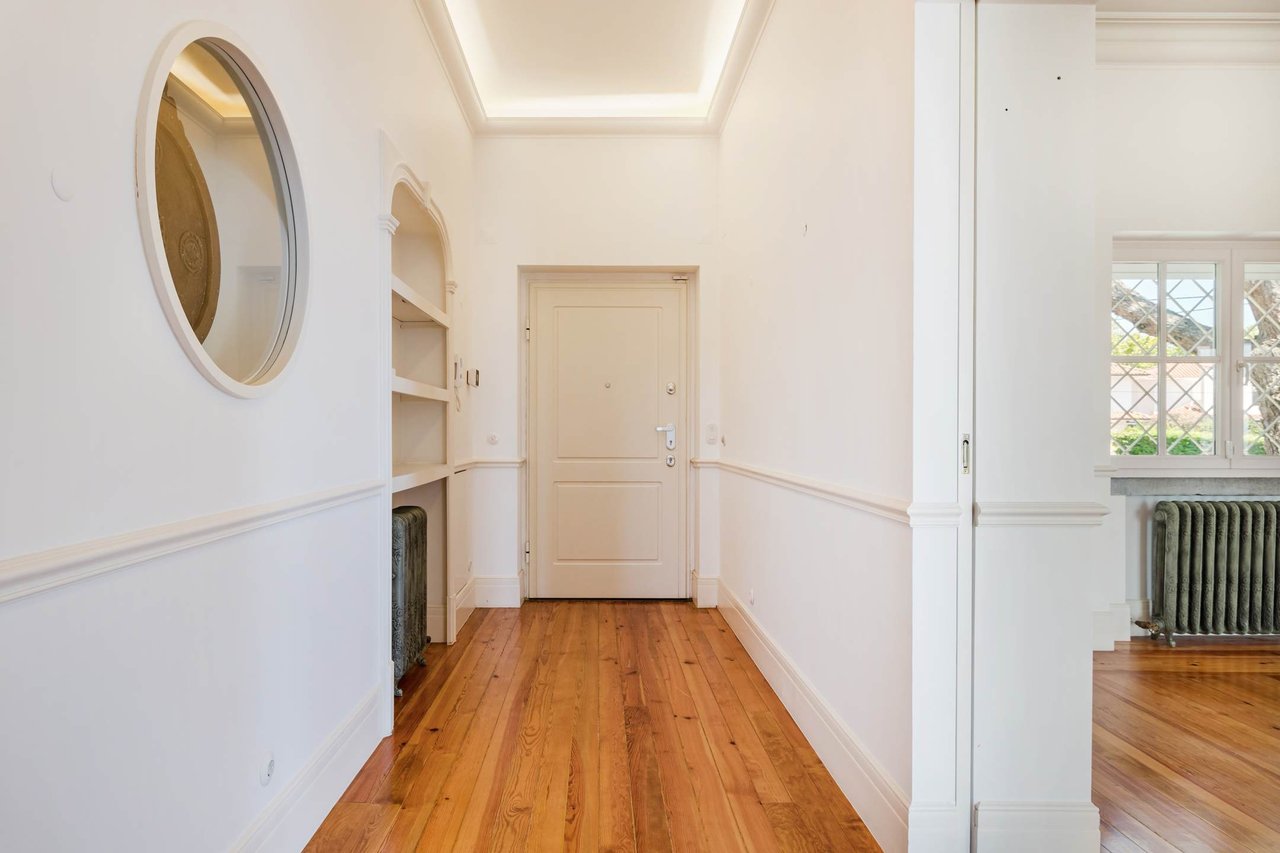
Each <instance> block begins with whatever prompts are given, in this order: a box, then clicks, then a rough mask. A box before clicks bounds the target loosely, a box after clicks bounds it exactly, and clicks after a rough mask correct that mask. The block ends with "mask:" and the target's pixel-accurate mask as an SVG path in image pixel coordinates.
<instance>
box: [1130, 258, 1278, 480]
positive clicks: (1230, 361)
mask: <svg viewBox="0 0 1280 853" xmlns="http://www.w3.org/2000/svg"><path fill="white" fill-rule="evenodd" d="M1252 262H1263V263H1280V241H1261V240H1249V241H1210V240H1178V241H1173V240H1161V241H1130V240H1123V241H1121V240H1117V241H1116V243H1115V245H1114V248H1113V251H1112V259H1111V263H1110V264H1108V266H1107V276H1108V285H1107V299H1106V311H1107V329H1108V330H1110V328H1111V297H1110V294H1111V285H1110V282H1111V280H1112V277H1113V272H1114V268H1115V264H1119V263H1154V264H1158V265H1159V270H1160V276H1159V278H1160V279H1161V287H1160V290H1159V292H1158V299H1159V317H1158V321H1159V331H1160V334H1159V338H1160V340H1161V341H1162V342H1163V341H1164V340H1165V328H1164V326H1165V310H1164V306H1165V298H1166V294H1165V288H1164V284H1163V279H1164V270H1165V267H1166V265H1168V264H1179V263H1188V264H1194V263H1200V264H1205V263H1212V264H1215V265H1216V266H1217V293H1216V297H1215V299H1216V305H1215V316H1216V321H1215V322H1216V323H1217V330H1216V348H1215V357H1214V362H1213V363H1214V367H1215V369H1214V403H1213V405H1214V453H1213V454H1212V455H1203V456H1171V455H1163V454H1164V450H1165V416H1164V414H1165V405H1166V400H1165V395H1166V393H1167V388H1166V385H1167V384H1168V383H1167V382H1166V380H1165V378H1164V369H1163V366H1164V365H1165V364H1171V363H1177V362H1179V361H1186V362H1201V363H1203V362H1204V361H1205V359H1203V358H1194V357H1179V356H1165V355H1163V354H1162V353H1157V355H1156V356H1153V357H1152V358H1151V361H1153V362H1156V363H1158V364H1159V365H1160V369H1159V372H1158V374H1157V388H1156V393H1157V402H1156V411H1157V418H1158V420H1157V423H1158V424H1159V426H1158V428H1157V444H1158V446H1159V448H1160V451H1161V454H1162V455H1156V456H1115V455H1109V456H1108V458H1109V460H1110V465H1109V466H1108V467H1109V468H1110V469H1111V472H1112V474H1111V475H1112V476H1125V475H1135V476H1144V477H1150V476H1161V475H1164V476H1174V477H1177V476H1187V474H1188V473H1189V472H1196V473H1197V474H1200V475H1213V474H1214V473H1219V474H1222V473H1229V474H1232V475H1242V476H1268V477H1274V476H1277V474H1278V473H1280V456H1249V455H1248V454H1247V453H1245V447H1244V423H1245V415H1244V405H1243V403H1244V396H1243V388H1244V375H1243V369H1244V364H1245V362H1246V359H1245V357H1244V328H1243V322H1242V321H1243V306H1244V267H1245V264H1247V263H1252ZM1107 341H1108V350H1107V363H1108V377H1109V376H1110V364H1111V363H1112V362H1113V361H1116V358H1115V357H1114V356H1112V355H1111V352H1110V341H1111V335H1110V332H1109V331H1108V334H1107ZM1121 360H1123V359H1121ZM1248 361H1258V362H1261V361H1271V362H1280V358H1267V359H1253V358H1251V359H1248ZM1110 387H1111V383H1110V379H1109V378H1108V383H1107V388H1108V395H1109V394H1110ZM1108 400H1109V397H1108ZM1108 410H1110V402H1108ZM1108 424H1110V416H1109V415H1108ZM1110 444H1111V434H1110V428H1109V427H1108V432H1107V445H1108V448H1110Z"/></svg>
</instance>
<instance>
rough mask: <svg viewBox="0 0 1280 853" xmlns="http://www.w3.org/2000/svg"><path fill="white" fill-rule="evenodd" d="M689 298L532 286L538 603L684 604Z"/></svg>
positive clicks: (675, 291)
mask: <svg viewBox="0 0 1280 853" xmlns="http://www.w3.org/2000/svg"><path fill="white" fill-rule="evenodd" d="M684 305H685V299H684V291H683V288H682V286H681V284H680V283H679V282H674V281H673V282H669V283H656V282H645V283H643V284H628V285H617V286H577V285H573V284H569V285H560V284H550V283H548V284H540V283H535V284H534V285H533V286H532V287H531V288H530V312H529V314H530V335H531V337H530V341H531V342H530V346H529V378H530V402H531V409H532V410H531V412H530V418H529V429H530V433H531V435H530V436H529V450H530V459H529V462H530V483H531V489H532V495H531V496H532V499H533V501H532V504H533V505H532V506H531V507H530V516H531V525H530V527H531V530H532V531H533V537H532V542H531V543H530V544H531V547H532V550H533V559H532V562H533V578H532V579H531V581H532V582H531V594H532V595H533V596H536V597H540V598H683V597H687V595H688V591H687V589H686V583H685V560H684V554H685V549H684V524H683V514H684V504H685V494H684V484H685V469H686V461H687V458H688V456H687V450H686V448H687V447H689V440H690V438H691V436H687V435H685V434H684V432H685V429H684V425H685V421H686V418H685V405H686V403H685V388H684V379H685V352H684V350H685V347H684V340H685V316H684Z"/></svg>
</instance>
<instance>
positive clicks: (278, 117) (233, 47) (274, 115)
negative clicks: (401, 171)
mask: <svg viewBox="0 0 1280 853" xmlns="http://www.w3.org/2000/svg"><path fill="white" fill-rule="evenodd" d="M198 40H203V41H205V42H206V43H207V44H210V45H213V46H214V47H216V48H218V49H219V50H221V51H222V52H223V53H225V54H226V56H227V57H228V58H229V59H230V60H231V62H232V63H234V65H235V66H236V67H237V68H238V69H239V71H240V73H241V74H243V75H244V78H245V80H246V81H247V82H248V84H249V85H248V88H249V89H251V90H252V93H251V94H250V98H251V100H254V101H256V106H258V107H260V108H261V113H260V114H259V115H258V118H257V119H256V120H255V126H257V123H258V122H259V121H260V122H261V123H262V126H263V127H264V128H265V138H264V141H263V142H264V146H265V150H266V154H267V157H268V159H272V160H274V161H275V164H276V167H277V172H278V178H279V180H278V182H277V187H276V190H277V202H278V203H279V204H280V206H281V208H282V210H281V214H282V220H283V222H284V224H285V229H284V232H285V241H286V245H285V246H284V247H283V248H284V250H285V254H286V255H287V256H288V259H289V262H288V263H287V264H286V267H287V270H288V274H289V279H290V280H289V283H288V287H287V289H286V291H285V292H286V294H287V303H288V310H287V315H288V316H287V320H286V327H285V328H284V329H283V337H282V338H281V339H279V341H278V347H277V350H276V354H275V357H274V358H273V359H272V361H271V363H270V364H268V365H266V366H265V368H264V369H263V370H262V371H261V372H260V373H259V374H258V375H257V376H253V377H249V378H247V379H246V380H244V381H242V380H240V379H237V378H235V377H232V376H231V375H229V374H228V373H227V372H226V371H224V370H223V369H222V367H221V366H220V365H219V364H218V363H217V362H215V361H214V360H213V357H212V356H211V355H209V353H208V352H207V351H206V350H205V348H204V343H203V342H202V341H201V340H200V339H199V338H198V337H196V333H195V330H194V329H192V328H191V323H190V322H189V321H188V320H187V315H186V311H185V309H184V308H183V306H182V301H181V300H180V299H179V298H178V291H177V289H176V287H175V286H174V283H173V275H172V274H171V273H170V271H169V264H168V263H167V262H166V260H165V250H164V236H163V234H161V231H160V213H159V210H158V209H157V207H156V186H155V184H156V177H155V176H156V162H155V161H156V122H157V121H158V119H159V115H160V100H161V97H160V96H161V93H162V92H163V91H164V86H165V84H166V82H167V81H168V79H169V69H171V68H172V67H173V63H174V60H176V59H177V58H178V54H180V53H181V52H182V51H183V50H185V49H186V48H187V46H188V45H190V44H191V43H193V42H195V41H198ZM134 143H135V148H134V196H135V202H136V206H137V212H138V228H139V230H140V231H141V234H142V248H143V254H144V255H145V256H146V259H147V268H148V270H149V271H150V273H151V282H152V285H153V286H154V287H155V291H156V297H157V298H158V300H159V302H160V307H161V309H162V310H163V312H164V315H165V319H166V320H168V322H169V328H170V329H171V330H172V331H173V334H174V337H176V338H177V339H178V344H179V345H180V346H181V348H182V350H183V352H185V353H186V354H187V357H188V358H189V359H190V360H191V363H192V365H193V366H194V367H195V368H196V370H197V372H199V373H200V375H201V376H203V377H204V378H205V379H207V380H208V381H209V383H210V384H211V385H213V386H214V387H215V388H218V389H219V390H221V391H224V392H226V393H227V394H230V395H231V396H233V397H243V398H252V397H261V396H262V395H263V394H266V393H268V392H269V391H271V390H272V389H273V388H274V387H275V386H276V384H277V381H278V380H279V379H280V377H281V376H283V375H284V373H285V371H286V370H287V369H288V367H289V364H290V363H291V362H292V361H293V358H292V356H293V353H294V351H295V350H297V348H298V344H299V341H300V340H301V336H302V331H303V329H304V327H305V323H304V320H305V318H306V306H307V290H308V288H309V270H310V267H311V260H310V259H311V254H310V236H309V234H310V232H309V229H308V226H307V221H308V220H307V206H306V202H305V198H304V195H305V194H304V189H303V185H304V184H305V183H306V182H305V181H304V180H303V177H302V173H301V170H300V167H299V164H298V158H297V156H296V155H295V152H294V150H293V142H292V140H291V138H290V136H289V130H288V122H287V121H286V120H285V117H284V112H283V110H281V108H280V104H279V103H278V102H277V101H276V99H275V96H274V95H273V94H272V92H271V87H270V86H269V85H268V84H267V81H266V79H265V78H264V77H263V75H262V72H261V71H260V70H259V64H258V62H257V61H256V58H255V56H254V55H253V54H252V53H251V52H250V51H249V50H248V49H247V48H245V47H244V42H243V40H242V39H241V38H240V37H239V36H237V35H236V34H235V33H234V32H232V31H231V30H229V29H227V28H226V27H224V26H222V25H221V24H215V23H211V22H209V21H190V22H188V23H185V24H182V25H181V26H179V27H177V28H176V29H174V30H173V31H172V32H170V33H169V35H168V36H167V37H166V38H165V40H164V42H163V43H162V44H161V45H160V48H159V50H157V51H156V54H155V56H154V57H153V58H152V60H151V67H150V68H149V69H148V71H147V76H146V78H145V81H144V84H143V87H142V101H141V104H140V105H139V107H138V118H137V124H136V126H135V131H134Z"/></svg>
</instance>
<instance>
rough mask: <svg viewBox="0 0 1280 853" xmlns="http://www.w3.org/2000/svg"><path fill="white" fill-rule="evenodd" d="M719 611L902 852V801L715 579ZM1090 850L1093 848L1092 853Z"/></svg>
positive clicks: (849, 790)
mask: <svg viewBox="0 0 1280 853" xmlns="http://www.w3.org/2000/svg"><path fill="white" fill-rule="evenodd" d="M719 600H720V605H719V607H720V612H721V613H722V614H723V615H724V617H725V621H727V622H728V623H729V626H730V627H731V628H733V632H734V633H735V634H737V635H738V639H739V640H740V641H741V642H742V645H743V646H744V647H745V648H746V650H747V653H748V654H750V655H751V659H752V660H753V661H755V663H756V666H758V667H760V671H761V672H762V673H763V674H764V677H765V678H766V679H767V680H768V682H769V684H770V685H771V686H772V687H773V689H774V692H776V693H777V694H778V698H779V699H781V700H782V704H783V705H785V706H786V708H787V710H788V711H790V712H791V716H792V717H793V718H794V719H795V721H796V724H797V725H798V726H799V727H800V730H801V731H802V732H804V736H805V737H806V738H808V739H809V743H810V744H811V745H812V746H813V749H814V751H815V752H817V753H818V757H819V758H821V759H822V762H823V764H825V765H826V767H827V770H829V771H830V772H831V775H832V777H833V778H834V779H835V780H836V784H837V785H839V786H840V790H841V791H843V792H844V795H845V796H846V797H848V798H849V803H850V804H851V805H852V806H853V807H854V809H855V810H856V811H857V812H858V815H859V816H860V817H861V818H862V820H863V822H864V823H866V825H867V828H868V829H870V830H871V834H872V835H874V836H875V838H876V841H878V842H880V846H881V847H883V848H884V849H885V850H889V851H900V850H906V849H907V811H908V809H907V797H906V795H905V794H904V793H903V792H902V789H901V788H900V787H898V784H897V783H896V782H894V781H893V780H892V779H890V778H889V776H888V774H887V773H886V772H885V771H884V768H882V767H881V766H880V764H879V763H878V762H877V761H876V760H875V759H874V758H873V757H872V756H871V753H870V752H868V751H867V749H866V748H865V747H864V746H863V745H862V743H861V742H860V741H859V740H858V738H857V737H856V736H855V735H854V734H853V732H851V731H850V730H849V728H848V726H846V725H845V724H844V722H843V721H842V720H841V719H840V718H839V717H838V716H837V715H836V713H835V711H833V710H832V709H831V706H830V705H828V704H827V702H826V700H825V699H823V698H822V696H821V694H819V693H818V691H817V690H816V689H815V688H814V686H813V685H812V684H810V683H809V680H808V679H807V678H805V676H804V675H803V674H802V673H801V672H800V670H799V669H798V668H797V667H796V665H795V662H794V661H792V660H791V658H790V657H789V656H788V655H787V654H786V652H784V651H783V650H782V649H781V648H779V646H778V644H777V643H776V642H774V640H773V638H772V637H770V636H769V635H768V634H767V633H766V632H765V630H764V629H763V628H762V627H761V626H760V623H758V622H757V621H756V619H755V617H754V616H752V615H751V613H750V612H749V611H748V610H747V609H746V608H745V607H743V605H742V602H741V601H740V600H739V599H738V597H737V596H736V595H734V594H733V591H732V590H730V589H729V587H728V586H726V585H725V583H724V581H723V580H721V581H720V584H719ZM1095 849H1096V848H1095Z"/></svg>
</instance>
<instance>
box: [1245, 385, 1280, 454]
mask: <svg viewBox="0 0 1280 853" xmlns="http://www.w3.org/2000/svg"><path fill="white" fill-rule="evenodd" d="M1246 376H1247V377H1248V379H1247V381H1246V382H1245V383H1244V399H1243V400H1242V404H1243V406H1244V452H1245V453H1247V454H1248V455H1250V456H1277V455H1280V364H1266V363H1263V364H1256V363H1255V364H1250V365H1249V366H1248V372H1247V373H1246Z"/></svg>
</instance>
